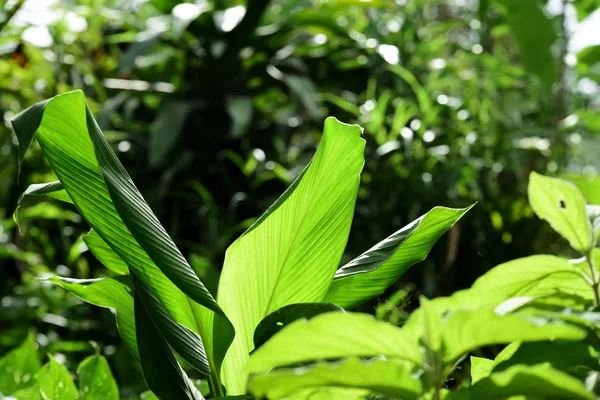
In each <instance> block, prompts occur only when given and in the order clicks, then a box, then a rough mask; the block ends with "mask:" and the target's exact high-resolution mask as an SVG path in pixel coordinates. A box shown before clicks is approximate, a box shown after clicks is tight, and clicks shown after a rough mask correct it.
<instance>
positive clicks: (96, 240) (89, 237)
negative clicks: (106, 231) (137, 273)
mask: <svg viewBox="0 0 600 400" xmlns="http://www.w3.org/2000/svg"><path fill="white" fill-rule="evenodd" d="M82 238H83V242H84V243H85V244H86V245H87V247H88V249H89V250H90V251H91V252H92V254H93V255H94V256H95V257H96V258H97V259H98V261H100V262H101V263H102V265H104V266H105V267H106V268H108V269H109V270H111V271H112V272H114V273H115V274H118V275H126V274H128V273H129V267H127V264H125V262H124V261H123V260H122V259H121V257H119V255H118V254H117V253H115V252H114V250H113V249H111V248H110V246H109V245H107V244H106V242H105V241H104V240H102V238H101V237H100V235H98V233H97V232H96V231H95V230H93V229H90V231H89V232H88V233H86V234H85V235H83V237H82Z"/></svg>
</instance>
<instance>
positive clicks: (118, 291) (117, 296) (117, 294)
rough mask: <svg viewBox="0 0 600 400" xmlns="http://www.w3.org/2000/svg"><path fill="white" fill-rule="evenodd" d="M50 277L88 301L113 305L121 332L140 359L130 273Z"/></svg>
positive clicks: (102, 304) (102, 305)
mask: <svg viewBox="0 0 600 400" xmlns="http://www.w3.org/2000/svg"><path fill="white" fill-rule="evenodd" d="M49 280H50V282H53V283H56V284H57V285H59V286H61V287H63V288H65V289H66V290H68V291H69V292H71V293H73V294H74V295H75V296H77V297H79V298H81V299H82V300H84V301H86V302H88V303H91V304H94V305H96V306H99V307H104V308H112V309H114V310H115V312H116V315H117V328H118V329H119V334H120V335H121V338H122V339H123V342H124V343H125V345H126V346H127V348H128V349H129V351H130V352H131V354H132V355H133V356H134V357H135V358H138V359H139V356H138V348H137V343H136V340H135V319H134V313H133V295H132V283H131V279H130V277H129V276H119V277H115V278H101V279H69V278H61V277H52V278H50V279H49Z"/></svg>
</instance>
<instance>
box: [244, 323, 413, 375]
mask: <svg viewBox="0 0 600 400" xmlns="http://www.w3.org/2000/svg"><path fill="white" fill-rule="evenodd" d="M417 340H418V339H417V338H415V337H412V336H409V335H407V334H406V333H405V332H404V331H403V330H402V329H400V328H397V327H395V326H393V325H391V324H388V323H386V322H381V321H377V320H375V319H374V318H373V317H372V316H370V315H366V314H356V313H348V314H343V313H337V312H334V313H327V314H322V315H318V316H316V317H314V318H313V319H311V320H309V321H306V320H298V321H295V322H293V323H291V324H290V325H288V326H287V327H285V328H284V329H282V330H281V331H280V332H279V333H277V334H276V335H275V336H273V337H272V338H271V339H270V340H269V341H267V342H266V343H265V344H264V345H263V346H262V347H260V348H259V349H257V350H256V351H255V352H254V353H253V354H252V356H251V358H250V362H249V363H248V366H247V370H248V371H249V372H252V373H255V372H264V371H267V370H269V369H271V368H275V367H283V366H287V365H291V364H296V363H301V362H306V361H314V360H323V359H335V358H345V357H352V356H355V357H374V356H385V357H388V358H397V359H399V360H406V361H409V362H412V363H414V364H420V363H421V362H422V355H421V350H420V348H419V345H418V343H417Z"/></svg>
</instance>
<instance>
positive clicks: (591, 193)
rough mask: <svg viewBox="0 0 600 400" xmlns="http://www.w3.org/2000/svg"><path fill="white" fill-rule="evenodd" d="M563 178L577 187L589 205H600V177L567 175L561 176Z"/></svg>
mask: <svg viewBox="0 0 600 400" xmlns="http://www.w3.org/2000/svg"><path fill="white" fill-rule="evenodd" d="M561 178H564V179H566V180H568V181H569V182H571V183H573V184H574V185H575V186H577V188H578V189H579V190H581V193H582V194H583V196H584V197H585V198H586V200H587V201H588V203H591V204H600V177H595V176H593V177H592V176H587V175H568V174H565V175H561Z"/></svg>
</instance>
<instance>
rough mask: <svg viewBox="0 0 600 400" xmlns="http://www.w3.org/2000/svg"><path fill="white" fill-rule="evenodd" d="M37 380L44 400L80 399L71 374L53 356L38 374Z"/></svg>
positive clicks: (36, 375)
mask: <svg viewBox="0 0 600 400" xmlns="http://www.w3.org/2000/svg"><path fill="white" fill-rule="evenodd" d="M35 380H36V382H37V385H38V388H39V390H40V393H41V394H42V398H43V399H44V400H77V399H79V393H78V392H77V387H75V384H74V383H73V379H71V374H69V371H68V370H67V369H66V368H65V366H64V365H62V364H59V363H58V362H57V361H56V360H55V359H54V358H53V357H52V356H50V361H49V362H48V363H46V364H45V365H44V366H43V367H42V368H41V369H40V370H39V371H38V372H36V374H35Z"/></svg>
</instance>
